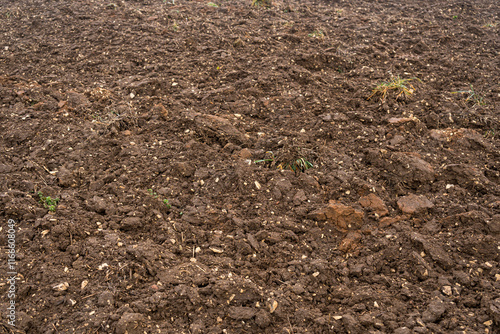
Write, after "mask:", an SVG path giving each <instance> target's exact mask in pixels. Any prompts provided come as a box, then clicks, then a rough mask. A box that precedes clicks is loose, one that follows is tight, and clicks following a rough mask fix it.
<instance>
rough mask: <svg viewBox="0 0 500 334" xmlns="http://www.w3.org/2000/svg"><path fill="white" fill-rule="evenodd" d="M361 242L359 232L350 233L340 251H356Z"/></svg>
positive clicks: (343, 241)
mask: <svg viewBox="0 0 500 334" xmlns="http://www.w3.org/2000/svg"><path fill="white" fill-rule="evenodd" d="M360 240H361V233H359V232H349V233H347V235H346V236H345V238H344V239H342V241H341V242H340V245H339V250H340V251H342V252H345V253H347V252H350V251H353V250H355V249H356V248H357V247H358V246H359V242H360Z"/></svg>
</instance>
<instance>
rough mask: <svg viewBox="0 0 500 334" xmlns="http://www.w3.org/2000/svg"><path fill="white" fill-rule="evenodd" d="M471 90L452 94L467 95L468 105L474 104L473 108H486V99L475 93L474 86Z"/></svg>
mask: <svg viewBox="0 0 500 334" xmlns="http://www.w3.org/2000/svg"><path fill="white" fill-rule="evenodd" d="M469 87H470V89H469V90H459V91H456V92H451V93H452V94H467V98H466V99H465V102H466V103H472V105H473V106H476V105H478V106H484V105H486V102H485V101H484V98H483V97H482V96H481V95H479V94H478V93H476V92H475V91H474V88H473V87H472V85H469Z"/></svg>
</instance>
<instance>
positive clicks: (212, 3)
mask: <svg viewBox="0 0 500 334" xmlns="http://www.w3.org/2000/svg"><path fill="white" fill-rule="evenodd" d="M207 5H208V6H210V7H214V8H217V7H219V5H218V4H216V3H214V2H209V3H207Z"/></svg>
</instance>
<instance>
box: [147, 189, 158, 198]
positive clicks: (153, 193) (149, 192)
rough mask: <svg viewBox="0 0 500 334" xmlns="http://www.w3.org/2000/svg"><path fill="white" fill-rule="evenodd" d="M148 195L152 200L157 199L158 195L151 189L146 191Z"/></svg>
mask: <svg viewBox="0 0 500 334" xmlns="http://www.w3.org/2000/svg"><path fill="white" fill-rule="evenodd" d="M148 194H149V195H150V196H152V197H154V198H158V194H157V193H156V192H154V191H153V189H148Z"/></svg>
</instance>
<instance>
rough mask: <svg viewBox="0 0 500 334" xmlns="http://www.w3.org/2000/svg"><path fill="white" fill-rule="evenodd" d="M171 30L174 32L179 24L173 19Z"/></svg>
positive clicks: (177, 29)
mask: <svg viewBox="0 0 500 334" xmlns="http://www.w3.org/2000/svg"><path fill="white" fill-rule="evenodd" d="M172 30H173V31H175V32H177V31H179V25H178V24H177V22H175V21H174V24H172Z"/></svg>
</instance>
